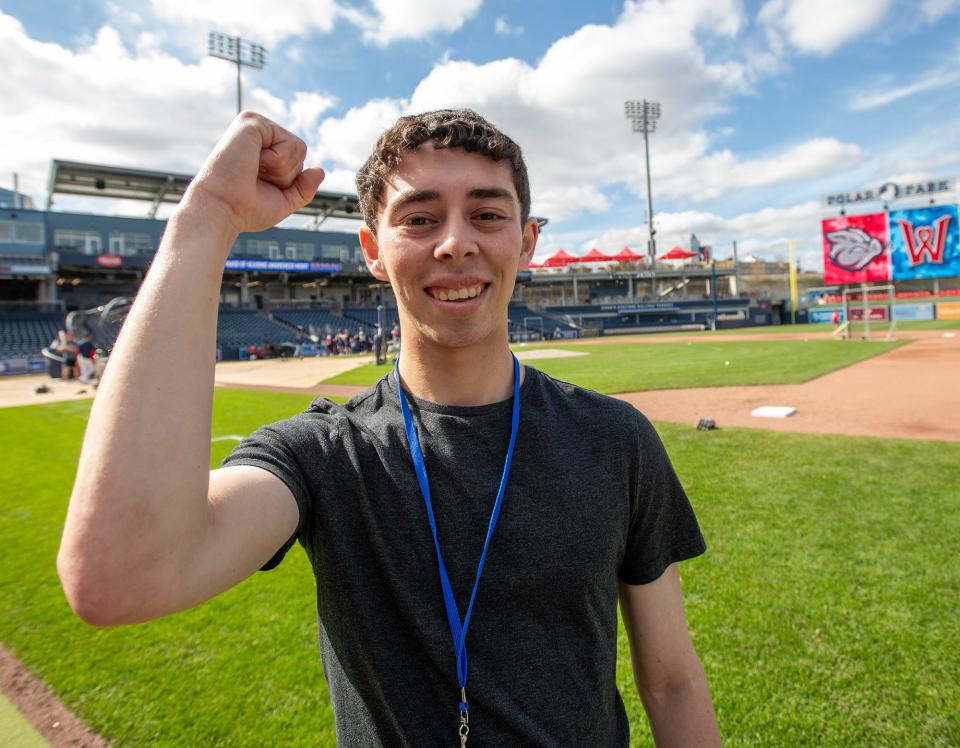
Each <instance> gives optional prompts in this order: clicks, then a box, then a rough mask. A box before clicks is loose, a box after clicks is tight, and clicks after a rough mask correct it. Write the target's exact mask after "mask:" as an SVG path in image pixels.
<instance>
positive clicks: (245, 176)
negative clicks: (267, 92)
mask: <svg viewBox="0 0 960 748" xmlns="http://www.w3.org/2000/svg"><path fill="white" fill-rule="evenodd" d="M306 155H307V146H306V144H305V143H304V142H303V141H302V140H300V138H298V137H297V136H296V135H294V134H293V133H291V132H289V131H287V130H285V129H283V128H282V127H280V125H278V124H276V123H275V122H271V121H270V120H269V119H267V118H266V117H263V116H261V115H259V114H256V113H254V112H241V113H240V114H238V115H237V116H236V117H235V118H234V120H233V122H232V123H231V124H230V127H229V129H228V130H227V131H226V133H224V135H223V137H222V138H220V141H219V142H218V143H217V145H216V147H214V149H213V152H212V153H211V154H210V156H209V157H208V158H207V160H206V162H205V163H204V165H203V167H202V168H201V169H200V172H199V173H198V174H197V176H196V178H195V179H194V180H193V182H191V183H190V187H189V189H188V190H187V193H186V195H185V196H184V199H183V202H182V203H181V208H182V209H184V210H191V209H193V208H194V206H197V208H198V209H199V210H201V211H202V212H203V216H204V219H205V220H222V221H225V222H226V223H227V224H228V226H225V228H226V227H229V228H232V229H233V230H235V231H237V232H241V231H262V230H264V229H267V228H270V227H271V226H274V225H276V224H277V223H279V222H280V221H282V220H283V219H284V218H286V217H287V216H289V215H290V214H291V213H293V212H295V211H297V210H299V209H300V208H302V207H303V206H304V205H306V204H307V203H309V202H310V201H311V200H312V199H313V196H314V195H315V194H316V191H317V187H318V186H319V185H320V182H321V181H323V176H324V174H323V169H319V168H310V169H304V168H303V161H304V158H305V157H306Z"/></svg>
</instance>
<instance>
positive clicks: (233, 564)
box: [182, 465, 300, 607]
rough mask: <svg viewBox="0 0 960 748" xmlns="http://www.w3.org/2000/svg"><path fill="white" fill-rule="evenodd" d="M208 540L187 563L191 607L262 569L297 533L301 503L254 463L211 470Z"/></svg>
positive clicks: (186, 583) (186, 591)
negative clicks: (298, 503) (298, 504)
mask: <svg viewBox="0 0 960 748" xmlns="http://www.w3.org/2000/svg"><path fill="white" fill-rule="evenodd" d="M207 505H208V524H207V532H206V537H205V539H204V542H203V543H201V544H200V545H199V546H198V547H197V548H196V549H195V550H194V552H193V554H192V557H191V558H190V559H189V560H188V561H187V562H186V563H185V567H186V568H185V569H184V570H183V574H184V588H183V593H184V596H185V599H184V601H183V602H184V603H185V605H183V606H182V607H190V606H191V605H196V604H198V603H200V602H203V601H204V600H208V599H210V598H211V597H214V596H215V595H218V594H219V593H221V592H223V591H225V590H227V589H229V588H230V587H232V586H234V585H235V584H237V583H239V582H241V581H243V580H244V579H246V578H247V577H248V576H250V575H251V574H253V573H254V572H255V571H257V570H258V569H260V567H262V566H263V565H264V564H265V563H266V562H267V561H269V560H270V558H271V557H272V556H273V555H274V553H276V552H277V550H278V549H279V548H280V547H281V546H282V545H283V544H284V543H285V542H286V541H287V540H288V539H289V538H290V536H291V535H293V533H294V532H295V531H296V529H297V524H298V522H299V516H300V515H299V510H298V508H297V502H296V500H295V499H294V497H293V494H292V493H291V492H290V489H289V488H288V487H287V485H286V484H285V483H284V482H283V481H282V480H280V479H279V478H278V477H277V476H275V475H274V474H273V473H271V472H269V471H267V470H264V469H262V468H258V467H254V466H250V465H235V466H231V467H225V468H220V469H218V470H211V471H210V486H209V489H208V491H207Z"/></svg>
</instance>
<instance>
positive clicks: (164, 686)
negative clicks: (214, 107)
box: [0, 343, 960, 748]
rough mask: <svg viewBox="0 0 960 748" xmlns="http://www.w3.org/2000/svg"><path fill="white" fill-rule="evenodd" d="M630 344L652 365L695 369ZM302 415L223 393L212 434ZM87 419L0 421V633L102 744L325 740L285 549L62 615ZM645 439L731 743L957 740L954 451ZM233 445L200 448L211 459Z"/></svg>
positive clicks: (677, 433)
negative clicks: (126, 622)
mask: <svg viewBox="0 0 960 748" xmlns="http://www.w3.org/2000/svg"><path fill="white" fill-rule="evenodd" d="M706 345H707V344H702V345H697V346H692V347H691V348H698V349H703V351H704V353H709V352H708V351H706ZM763 345H764V346H766V345H767V344H763ZM806 345H810V344H809V343H808V344H806ZM877 345H878V344H870V345H869V346H866V345H864V346H863V347H864V348H867V347H869V348H870V350H871V351H872V352H877V351H879V350H880V348H879V347H877ZM594 348H604V349H607V348H611V349H612V350H615V349H614V348H613V347H610V346H594ZM855 348H857V346H847V350H853V349H855ZM727 350H730V349H729V348H727ZM644 351H645V354H646V355H648V356H650V357H651V358H650V359H648V360H647V364H646V365H650V362H653V361H655V360H657V361H659V362H660V365H663V366H666V364H664V363H663V361H664V359H665V358H667V357H668V351H669V354H670V355H673V354H674V353H676V355H678V356H684V355H687V354H686V352H685V349H676V348H670V349H667V348H666V347H665V346H663V345H655V346H654V345H648V346H644ZM710 355H712V354H710ZM587 360H588V359H583V358H578V359H570V361H571V362H580V361H587ZM537 363H538V364H539V363H547V362H537ZM678 368H679V367H678ZM581 379H582V377H581ZM308 402H309V398H308V397H302V396H295V395H286V394H274V393H265V392H252V391H243V390H234V389H218V390H217V392H216V397H215V404H214V418H213V436H214V437H216V436H221V435H226V434H247V433H249V432H251V431H252V430H254V429H255V428H256V427H257V426H259V425H261V424H263V423H266V422H269V421H272V420H275V419H279V418H283V417H286V416H288V415H291V414H293V413H296V412H298V411H300V410H302V409H303V408H304V407H305V406H306V405H307V403H308ZM88 408H89V403H88V402H72V403H63V404H51V405H39V406H29V407H23V408H11V409H6V410H0V446H2V448H3V454H4V456H5V464H6V465H8V479H7V485H6V490H5V491H4V494H3V500H2V502H0V539H2V543H0V568H2V569H3V574H2V575H0V641H2V642H3V643H4V644H5V645H6V646H7V647H8V648H9V649H10V650H11V651H12V652H13V653H14V654H15V655H16V656H17V657H19V658H20V659H21V660H22V661H23V662H24V663H25V664H26V665H27V666H28V667H29V668H30V669H31V670H32V671H33V672H34V673H35V674H37V675H38V676H40V677H41V678H43V679H44V681H46V683H47V684H48V685H49V686H50V687H51V688H52V690H53V691H54V692H55V693H56V694H57V695H58V696H60V697H61V698H62V699H63V700H64V701H65V702H66V703H67V705H68V706H70V707H71V708H72V709H73V710H74V711H75V712H76V713H77V714H78V715H79V716H80V717H81V718H82V719H84V720H85V721H87V723H88V724H90V725H91V726H92V727H93V728H94V729H96V730H97V731H99V732H100V733H102V734H103V735H104V736H105V737H107V738H108V739H109V740H110V741H111V743H112V744H113V745H115V746H144V745H165V746H197V745H230V746H262V745H332V744H333V718H332V714H331V711H330V705H329V699H328V696H327V692H326V688H325V685H324V681H323V676H322V672H321V668H320V663H319V656H318V653H317V641H316V616H315V596H314V589H313V579H312V574H311V572H310V569H309V566H308V564H307V562H306V558H305V556H304V554H303V553H302V551H300V550H299V549H295V550H294V551H292V552H291V553H290V554H289V555H288V557H287V560H286V561H285V562H284V563H283V564H282V565H281V566H280V568H279V569H277V570H276V571H272V572H268V573H261V574H257V575H255V576H254V577H253V578H251V579H249V580H248V581H246V582H244V583H243V584H241V585H239V586H238V587H236V588H235V589H233V590H231V591H230V592H228V593H226V594H224V595H222V596H221V597H219V598H217V599H216V600H213V601H211V602H209V603H207V604H205V605H203V606H201V607H200V608H198V609H195V610H193V611H189V612H186V613H182V614H178V615H176V616H172V617H170V618H168V619H164V620H160V621H155V622H152V623H148V624H143V625H139V626H133V627H125V628H119V629H107V630H97V629H92V628H89V627H87V626H86V625H84V624H82V623H81V622H79V621H78V620H76V619H75V618H74V617H73V616H72V614H71V613H70V611H69V608H68V607H67V605H66V602H65V601H64V599H63V595H62V592H61V590H60V587H59V583H58V581H57V577H56V571H55V567H54V562H55V557H56V552H57V545H58V542H59V537H60V532H61V528H62V523H63V517H64V514H65V511H66V504H67V498H68V494H69V491H70V486H71V483H72V479H73V475H74V471H75V466H76V461H77V458H78V455H79V447H80V440H81V437H82V433H83V429H84V426H85V423H86V418H87V414H88ZM659 430H660V432H661V434H662V436H663V438H664V441H665V443H666V445H667V448H668V451H669V452H670V455H671V458H672V459H673V461H674V463H675V465H676V468H677V471H678V473H679V475H680V477H681V479H682V480H683V482H684V484H685V485H686V487H687V490H688V492H689V494H690V496H691V498H692V501H693V503H694V506H695V508H696V509H697V512H698V516H699V518H700V521H701V524H702V526H703V530H704V534H705V536H706V538H707V542H708V545H709V550H708V553H707V554H706V555H705V556H703V557H701V558H699V559H695V560H693V561H690V562H687V563H686V564H684V565H683V568H682V572H683V579H684V589H685V596H686V607H687V613H688V618H689V621H690V625H691V629H692V632H693V637H694V640H695V643H696V645H697V648H698V650H699V652H700V654H701V658H702V659H703V662H704V666H705V668H706V671H707V674H708V677H709V679H710V683H711V687H712V689H713V692H714V698H715V702H716V707H717V711H718V716H719V720H720V726H721V731H722V733H723V735H724V739H725V744H726V745H728V746H758V745H759V746H865V747H866V746H870V747H871V748H872V747H874V746H952V745H958V744H960V719H958V714H960V683H958V678H957V673H958V672H960V634H958V631H957V626H956V623H957V621H958V620H960V567H958V565H957V563H956V558H957V555H958V551H960V540H958V539H960V512H958V511H957V509H958V506H957V504H958V493H960V492H958V486H957V479H956V476H957V472H956V466H957V464H960V444H947V443H936V442H920V441H906V440H884V439H858V438H846V437H834V436H830V437H826V436H807V435H793V434H785V433H773V432H766V431H759V430H746V429H744V430H737V429H729V430H726V429H725V430H721V431H713V432H705V433H704V432H697V431H695V430H694V429H692V428H690V427H688V426H675V425H667V424H661V425H659ZM232 446H233V443H231V442H216V443H214V445H213V448H212V451H211V465H212V466H213V465H217V464H219V462H220V460H221V459H222V458H223V457H224V456H225V455H226V454H227V452H228V451H229V450H230V449H231V448H232ZM620 648H621V655H622V656H621V658H620V664H619V669H618V681H619V685H620V688H621V692H622V693H623V695H624V699H625V701H626V704H627V709H628V713H629V715H630V721H631V724H632V725H633V739H632V744H633V745H637V746H648V745H651V744H652V741H651V738H650V734H649V731H648V730H647V728H646V725H645V719H644V717H643V712H642V708H641V706H640V704H639V700H638V698H637V697H636V694H635V692H634V690H633V687H632V683H631V677H630V672H629V670H630V668H629V660H628V657H627V647H626V641H625V638H624V636H623V633H622V632H621V635H620ZM0 742H2V741H0Z"/></svg>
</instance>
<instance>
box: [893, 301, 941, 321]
mask: <svg viewBox="0 0 960 748" xmlns="http://www.w3.org/2000/svg"><path fill="white" fill-rule="evenodd" d="M893 318H894V319H895V320H897V321H898V322H907V321H916V320H920V319H933V304H898V305H897V306H895V307H894V308H893Z"/></svg>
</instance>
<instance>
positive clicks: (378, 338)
mask: <svg viewBox="0 0 960 748" xmlns="http://www.w3.org/2000/svg"><path fill="white" fill-rule="evenodd" d="M372 342H373V355H374V357H375V361H376V363H378V364H379V363H380V361H381V359H384V358H385V351H384V350H383V328H382V327H380V325H377V329H376V330H375V331H374V333H373V341H372Z"/></svg>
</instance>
